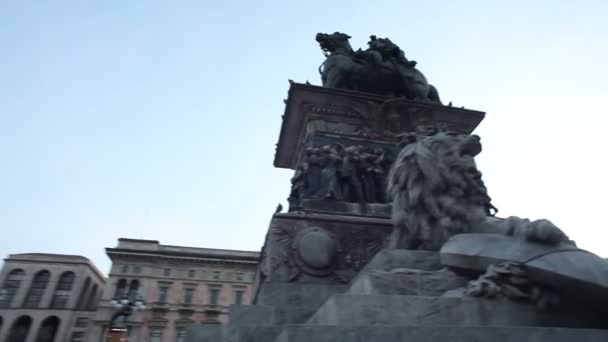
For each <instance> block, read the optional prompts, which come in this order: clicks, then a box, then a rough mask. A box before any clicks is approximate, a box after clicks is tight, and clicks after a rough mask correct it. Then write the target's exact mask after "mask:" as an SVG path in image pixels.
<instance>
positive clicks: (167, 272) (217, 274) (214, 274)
mask: <svg viewBox="0 0 608 342" xmlns="http://www.w3.org/2000/svg"><path fill="white" fill-rule="evenodd" d="M131 267H132V269H131V271H132V273H133V274H140V273H141V271H142V269H141V266H131ZM120 271H121V273H123V274H127V273H129V265H122V267H121V269H120ZM206 272H207V271H204V270H203V271H201V277H202V278H205V277H206ZM172 273H173V272H172V270H171V269H170V268H164V269H163V276H165V277H170V276H171V274H172ZM187 274H188V278H195V277H196V270H188V272H187ZM221 274H222V272H221V271H211V279H214V280H219V279H220V278H221ZM234 279H235V280H236V281H245V273H244V272H235V276H234Z"/></svg>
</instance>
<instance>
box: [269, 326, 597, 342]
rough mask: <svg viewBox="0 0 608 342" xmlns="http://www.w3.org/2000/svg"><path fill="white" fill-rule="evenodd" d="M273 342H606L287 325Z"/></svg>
mask: <svg viewBox="0 0 608 342" xmlns="http://www.w3.org/2000/svg"><path fill="white" fill-rule="evenodd" d="M274 341H275V342H311V341H314V342H361V341H365V342H387V341H408V342H446V341H449V342H496V341H501V342H522V341H525V342H547V341H551V342H572V341H576V342H605V341H608V331H606V330H594V329H567V328H539V327H476V326H470V327H453V326H442V327H420V326H381V325H375V326H371V325H366V326H312V325H288V326H286V327H285V330H283V332H282V333H281V334H280V335H279V336H278V338H277V339H276V340H274Z"/></svg>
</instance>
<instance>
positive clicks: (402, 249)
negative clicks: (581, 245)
mask: <svg viewBox="0 0 608 342" xmlns="http://www.w3.org/2000/svg"><path fill="white" fill-rule="evenodd" d="M316 38H317V41H318V42H319V44H320V46H321V48H322V50H323V51H324V52H325V56H326V60H325V62H324V63H323V64H322V66H321V68H320V72H321V80H322V83H323V87H319V86H313V85H310V84H298V83H294V82H290V83H291V86H290V89H289V95H288V98H287V101H286V109H285V114H284V115H283V124H282V127H281V132H280V136H279V141H278V143H277V148H276V154H275V160H274V165H275V166H276V167H280V168H288V169H292V170H294V176H293V178H292V180H291V192H290V195H289V199H288V200H289V209H288V212H287V213H275V214H274V215H273V217H272V219H271V222H270V227H269V229H268V232H267V234H266V239H265V242H264V247H263V249H262V254H261V260H260V264H259V269H258V277H257V284H256V288H257V290H256V296H255V300H254V304H255V305H252V306H243V305H235V306H232V307H231V310H230V311H231V321H230V322H229V324H227V325H225V326H222V327H221V328H220V327H218V326H214V327H195V328H192V329H191V330H190V331H189V332H188V335H187V339H186V341H188V342H194V341H197V342H202V341H218V340H222V341H234V342H245V341H248V342H258V341H259V342H262V341H263V342H270V341H275V342H310V341H315V342H321V341H327V342H330V341H331V342H335V341H345V342H346V341H348V342H351V341H352V342H355V341H369V342H374V341H378V342H380V341H382V342H388V341H406V340H407V341H414V342H416V341H420V342H422V341H424V342H428V341H463V342H464V341H484V342H485V341H488V342H489V341H492V342H493V341H549V340H550V341H575V340H576V341H598V342H599V341H608V321H607V320H606V319H605V318H604V317H606V313H607V311H608V309H606V305H605V303H608V263H606V262H605V260H603V259H601V258H599V257H597V256H595V255H593V254H591V253H589V252H586V251H583V250H580V249H578V248H577V247H576V246H575V245H574V243H573V242H572V241H570V240H569V239H568V237H567V236H566V234H565V233H564V232H563V231H562V230H560V229H559V228H558V227H556V226H555V225H553V223H551V222H550V221H548V220H535V221H531V220H528V219H522V218H518V217H509V218H506V219H503V218H498V217H495V215H496V213H497V209H496V208H495V207H494V206H493V205H492V203H491V199H490V197H489V195H488V191H487V189H486V186H485V185H484V183H483V181H482V175H481V172H480V171H479V170H478V169H477V166H476V164H475V161H474V158H475V156H476V155H478V154H479V153H480V152H481V150H482V148H481V143H480V138H479V137H478V136H476V135H472V134H471V133H472V132H473V130H474V129H475V128H476V127H477V125H478V124H479V123H480V122H481V121H482V120H483V118H484V115H485V114H484V113H483V112H479V111H473V110H465V109H463V108H454V107H452V106H444V105H443V104H442V103H441V101H440V99H439V93H438V91H437V89H436V88H435V87H434V86H432V85H430V84H429V83H428V82H427V80H426V78H425V77H424V75H423V74H422V73H421V72H420V71H419V70H418V69H417V68H416V66H417V62H415V61H412V60H409V59H407V58H406V57H405V55H404V53H403V51H402V50H401V49H400V48H399V47H398V46H396V45H395V44H394V43H392V42H391V41H390V40H389V39H387V38H377V37H376V36H371V37H370V41H369V43H368V44H369V48H367V49H366V50H361V49H359V50H356V51H355V50H353V49H352V48H351V46H350V44H349V42H348V39H349V38H350V37H349V36H348V35H346V34H343V33H339V32H336V33H333V34H321V33H320V34H318V35H317V37H316Z"/></svg>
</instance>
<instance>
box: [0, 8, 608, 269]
mask: <svg viewBox="0 0 608 342" xmlns="http://www.w3.org/2000/svg"><path fill="white" fill-rule="evenodd" d="M607 15H608V2H607V1H604V0H598V1H558V0H546V1H530V0H528V1H508V2H507V1H500V2H499V1H487V0H486V1H404V0H400V1H285V0H282V1H271V2H269V1H245V0H242V1H225V0H222V1H204V0H202V1H201V0H193V1H151V0H139V1H136V0H130V1H123V0H114V1H109V0H104V1H81V0H73V1H59V0H57V1H28V0H5V1H1V2H0V46H1V50H0V51H1V53H0V116H1V121H0V158H1V160H2V167H1V168H0V229H1V230H2V239H1V240H0V254H1V255H2V256H5V255H7V254H9V253H26V252H50V253H66V254H80V255H84V256H86V257H89V258H90V259H92V260H93V261H94V262H95V263H96V264H97V265H98V266H99V268H100V269H101V270H102V271H104V272H106V271H107V270H108V267H109V260H108V258H107V257H106V256H105V253H104V247H111V246H114V245H115V244H116V239H117V238H119V237H131V238H145V239H155V240H160V242H161V243H163V244H174V245H186V246H201V247H212V248H230V249H247V250H259V249H260V247H261V246H262V244H263V239H264V235H265V233H266V230H267V228H268V223H269V220H270V218H271V215H272V213H273V212H274V209H275V208H276V206H277V204H278V203H279V202H282V203H283V204H284V206H286V205H285V203H286V200H285V199H286V197H287V195H288V192H289V179H290V177H291V175H292V171H290V170H284V169H275V168H273V166H272V161H273V157H274V148H275V146H274V145H275V143H276V142H277V139H278V134H279V129H280V125H281V115H282V113H283V110H284V105H283V101H282V100H283V98H285V97H286V96H287V90H288V86H289V84H288V82H287V80H288V79H293V80H295V81H298V82H305V81H306V80H309V81H310V82H311V83H313V84H319V83H320V79H319V76H318V72H317V68H318V66H319V64H320V63H321V62H322V61H323V55H322V53H321V51H320V49H319V47H318V45H317V43H316V42H315V39H314V36H315V34H316V33H317V32H334V31H342V32H346V33H348V34H350V35H351V36H352V37H353V38H352V39H351V44H352V45H353V47H355V48H357V47H364V46H365V43H366V42H367V41H368V37H369V35H371V34H375V35H378V36H380V37H386V36H388V37H389V38H391V40H393V41H394V42H396V43H397V44H398V45H400V46H401V48H402V49H403V50H404V51H405V53H406V56H407V57H408V58H410V59H414V60H417V61H418V62H419V64H418V66H419V68H420V70H421V71H422V72H423V73H425V75H426V76H427V78H428V79H429V81H430V82H431V83H433V84H434V85H435V86H436V87H437V88H438V90H439V93H440V95H441V97H442V100H443V101H444V102H445V103H447V102H448V101H453V103H454V105H455V106H463V105H464V106H465V107H466V108H471V109H477V110H482V111H486V112H487V115H486V119H485V120H484V121H483V122H482V124H481V125H480V127H479V128H478V129H477V131H476V133H477V134H479V135H481V137H482V142H483V144H484V151H483V152H482V154H481V155H480V157H478V164H479V167H480V169H481V171H482V172H483V174H484V177H485V182H486V185H487V186H488V188H489V191H490V195H491V196H492V198H493V199H494V204H495V205H496V206H497V207H498V208H499V209H500V214H501V215H503V216H508V215H518V216H522V217H529V218H544V217H546V218H549V219H551V220H552V221H553V222H554V223H556V224H557V225H558V226H560V227H561V228H562V229H563V230H564V231H566V233H568V234H569V235H570V236H571V237H572V238H573V239H574V240H576V241H577V242H578V244H579V246H580V247H583V248H586V249H589V250H591V251H593V252H595V253H597V254H599V255H601V256H604V257H608V245H607V243H608V240H607V238H608V233H606V231H607V230H608V226H606V223H605V221H604V216H605V215H604V214H605V213H606V211H608V209H607V208H606V194H607V193H608V180H607V179H606V177H607V175H608V165H607V153H606V146H608V137H607V136H606V133H605V131H606V127H607V123H608V120H607V119H606V115H607V114H608V110H606V100H607V97H606V94H607V93H608V85H607V82H606V79H608V66H607V64H606V63H607V61H608V44H607V42H608V38H607V37H608V21H607V20H606V17H607Z"/></svg>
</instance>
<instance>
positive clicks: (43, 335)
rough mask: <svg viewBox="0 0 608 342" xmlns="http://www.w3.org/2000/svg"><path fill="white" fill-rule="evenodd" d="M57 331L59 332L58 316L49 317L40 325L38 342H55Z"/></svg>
mask: <svg viewBox="0 0 608 342" xmlns="http://www.w3.org/2000/svg"><path fill="white" fill-rule="evenodd" d="M57 330H59V318H57V317H56V316H51V317H47V319H45V320H44V321H42V324H40V328H39V329H38V336H36V342H53V341H54V340H55V335H57Z"/></svg>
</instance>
